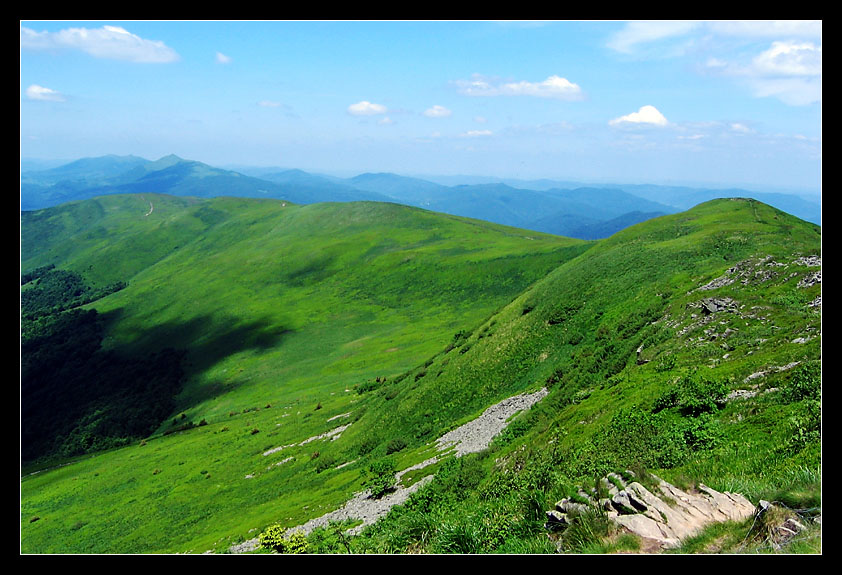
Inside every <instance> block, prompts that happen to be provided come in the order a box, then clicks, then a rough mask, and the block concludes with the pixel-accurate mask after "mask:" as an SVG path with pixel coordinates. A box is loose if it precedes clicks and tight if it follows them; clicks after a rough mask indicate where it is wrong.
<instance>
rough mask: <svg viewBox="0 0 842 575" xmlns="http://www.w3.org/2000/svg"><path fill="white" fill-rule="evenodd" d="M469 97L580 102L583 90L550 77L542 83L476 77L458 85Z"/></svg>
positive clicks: (571, 83) (567, 82) (558, 77)
mask: <svg viewBox="0 0 842 575" xmlns="http://www.w3.org/2000/svg"><path fill="white" fill-rule="evenodd" d="M456 84H457V86H458V87H459V91H460V92H461V93H463V94H465V95H467V96H535V97H538V98H554V99H558V100H579V99H581V98H582V89H581V88H580V87H579V85H578V84H574V83H573V82H571V81H569V80H568V79H567V78H562V77H560V76H555V75H553V76H550V77H548V78H547V79H546V80H543V81H541V82H527V81H520V82H502V81H498V80H493V79H488V78H485V77H483V76H480V75H475V76H474V77H473V78H472V79H471V80H461V81H459V82H457V83H456Z"/></svg>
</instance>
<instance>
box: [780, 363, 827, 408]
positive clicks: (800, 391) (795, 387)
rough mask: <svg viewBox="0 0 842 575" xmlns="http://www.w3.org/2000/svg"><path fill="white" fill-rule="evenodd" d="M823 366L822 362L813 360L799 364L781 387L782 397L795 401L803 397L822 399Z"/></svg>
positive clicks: (785, 399) (790, 401)
mask: <svg viewBox="0 0 842 575" xmlns="http://www.w3.org/2000/svg"><path fill="white" fill-rule="evenodd" d="M821 387H822V366H821V362H818V361H811V362H808V363H805V364H803V365H800V366H798V367H797V368H796V369H795V370H794V371H793V373H792V377H791V378H790V380H789V381H788V382H787V384H786V385H785V386H784V387H783V389H781V399H783V401H785V402H786V403H794V402H796V401H801V400H802V399H811V400H819V399H821Z"/></svg>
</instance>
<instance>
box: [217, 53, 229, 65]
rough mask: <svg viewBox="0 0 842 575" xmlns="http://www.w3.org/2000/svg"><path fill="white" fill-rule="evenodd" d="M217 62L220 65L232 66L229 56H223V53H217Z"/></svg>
mask: <svg viewBox="0 0 842 575" xmlns="http://www.w3.org/2000/svg"><path fill="white" fill-rule="evenodd" d="M216 61H217V62H218V63H219V64H230V63H231V58H230V57H229V56H226V55H225V54H223V53H222V52H217V53H216Z"/></svg>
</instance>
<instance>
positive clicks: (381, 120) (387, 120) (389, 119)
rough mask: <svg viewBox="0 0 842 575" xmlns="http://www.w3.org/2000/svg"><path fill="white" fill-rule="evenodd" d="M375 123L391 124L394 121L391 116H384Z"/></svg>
mask: <svg viewBox="0 0 842 575" xmlns="http://www.w3.org/2000/svg"><path fill="white" fill-rule="evenodd" d="M377 123H378V124H380V125H381V126H391V125H392V124H394V123H395V121H394V120H393V119H392V118H390V117H389V116H386V117H384V118H382V119H380V120H378V121H377Z"/></svg>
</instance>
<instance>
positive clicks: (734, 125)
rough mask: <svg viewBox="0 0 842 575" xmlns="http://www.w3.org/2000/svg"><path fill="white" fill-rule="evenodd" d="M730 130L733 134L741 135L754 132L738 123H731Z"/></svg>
mask: <svg viewBox="0 0 842 575" xmlns="http://www.w3.org/2000/svg"><path fill="white" fill-rule="evenodd" d="M730 128H731V130H733V131H734V132H739V133H741V134H751V133H752V132H754V130H752V129H751V128H749V127H748V126H746V125H745V124H741V123H739V122H734V123H732V124H731V126H730Z"/></svg>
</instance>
